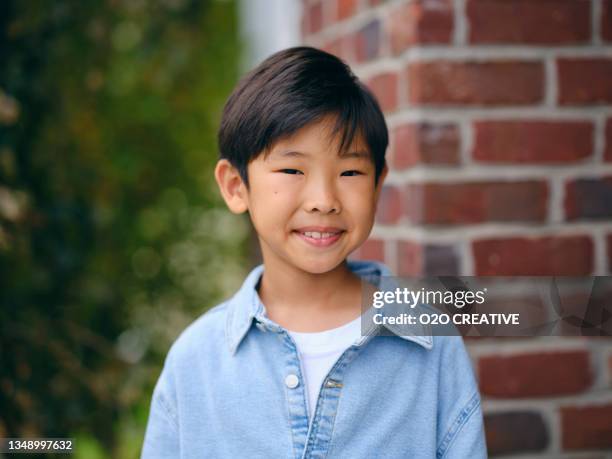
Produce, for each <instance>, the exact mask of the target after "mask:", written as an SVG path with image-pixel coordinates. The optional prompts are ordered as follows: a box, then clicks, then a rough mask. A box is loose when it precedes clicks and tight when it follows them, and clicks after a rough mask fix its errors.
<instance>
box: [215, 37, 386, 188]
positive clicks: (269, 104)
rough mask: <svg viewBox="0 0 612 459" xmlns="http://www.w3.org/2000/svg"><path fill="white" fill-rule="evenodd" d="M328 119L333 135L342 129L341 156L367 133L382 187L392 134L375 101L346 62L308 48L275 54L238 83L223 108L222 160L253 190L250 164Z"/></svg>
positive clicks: (220, 138)
mask: <svg viewBox="0 0 612 459" xmlns="http://www.w3.org/2000/svg"><path fill="white" fill-rule="evenodd" d="M326 115H335V117H336V122H335V125H334V127H333V130H332V135H336V134H337V133H338V132H340V131H342V136H341V138H340V152H345V151H346V150H347V149H348V148H349V147H350V146H351V143H352V142H353V138H354V136H355V135H356V134H358V133H360V134H361V135H362V138H363V140H364V141H365V143H366V145H367V146H368V148H369V150H370V154H371V155H372V160H373V163H374V167H375V184H377V183H378V179H379V177H380V174H381V172H382V170H383V167H384V165H385V152H386V149H387V145H388V143H389V134H388V131H387V125H386V123H385V119H384V116H383V114H382V111H381V110H380V107H379V105H378V102H377V101H376V98H375V97H374V95H373V94H372V93H371V92H370V91H369V89H368V88H367V87H366V86H365V85H364V84H363V83H361V82H360V81H359V80H358V78H357V77H356V76H355V75H354V74H353V72H352V71H351V69H350V68H349V66H348V65H347V64H345V63H344V62H343V61H342V60H340V59H339V58H338V57H336V56H334V55H332V54H329V53H327V52H325V51H322V50H320V49H316V48H312V47H307V46H298V47H293V48H288V49H285V50H282V51H279V52H277V53H275V54H273V55H271V56H270V57H268V58H267V59H265V60H264V61H263V62H262V63H261V64H259V65H258V66H257V67H256V68H255V69H253V70H252V71H251V72H249V73H248V74H246V75H245V76H244V77H243V78H242V79H241V80H240V81H239V83H238V85H237V86H236V88H235V89H234V91H233V92H232V94H231V95H230V97H229V99H228V100H227V102H226V104H225V107H224V109H223V115H222V119H221V126H220V128H219V133H218V142H219V154H220V158H225V159H227V160H228V161H229V162H230V163H231V164H232V165H233V166H234V167H235V168H236V169H237V170H238V172H239V174H240V176H241V177H242V180H243V181H244V183H245V185H246V186H247V188H248V186H249V183H248V176H247V165H248V164H249V162H250V161H252V160H254V159H256V158H257V157H258V156H259V155H260V154H261V153H263V152H264V151H268V150H269V149H270V148H272V147H273V145H274V144H275V143H276V142H277V141H278V140H280V139H282V138H285V137H288V136H290V135H292V134H294V133H295V132H296V131H298V130H299V129H301V128H302V127H304V126H306V125H307V124H309V123H312V122H315V121H319V120H321V118H322V117H324V116H326Z"/></svg>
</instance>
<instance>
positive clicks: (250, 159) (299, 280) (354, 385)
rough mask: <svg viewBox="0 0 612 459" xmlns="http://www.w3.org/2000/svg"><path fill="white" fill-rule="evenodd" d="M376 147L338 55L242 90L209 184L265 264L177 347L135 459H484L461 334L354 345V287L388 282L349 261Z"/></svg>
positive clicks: (378, 165)
mask: <svg viewBox="0 0 612 459" xmlns="http://www.w3.org/2000/svg"><path fill="white" fill-rule="evenodd" d="M387 144H388V134H387V127H386V124H385V121H384V118H383V115H382V113H381V111H380V108H379V106H378V104H377V102H376V100H375V98H374V97H373V96H372V94H371V93H370V92H369V91H368V90H367V89H366V88H365V87H364V86H363V85H362V84H361V83H360V82H359V81H358V80H357V78H356V77H355V76H354V75H353V74H352V73H351V71H350V69H349V68H348V67H347V66H346V65H345V64H344V63H343V62H342V61H340V60H339V59H338V58H336V57H335V56H332V55H330V54H327V53H325V52H323V51H320V50H317V49H314V48H308V47H297V48H290V49H287V50H284V51H281V52H278V53H276V54H274V55H272V56H271V57H269V58H268V59H266V60H265V61H264V62H263V63H262V64H261V65H259V67H257V68H256V69H254V70H253V71H252V72H250V73H249V74H248V75H246V76H245V77H244V78H243V79H242V80H241V82H240V83H239V84H238V86H237V87H236V89H235V90H234V92H233V93H232V95H231V96H230V98H229V100H228V101H227V104H226V106H225V109H224V112H223V118H222V122H221V128H220V130H219V147H220V153H221V159H220V160H219V162H218V163H217V166H216V169H215V178H216V180H217V183H218V185H219V189H220V191H221V194H222V196H223V198H224V200H225V202H226V204H227V206H228V207H229V209H230V210H231V211H232V212H234V213H237V214H238V213H241V212H245V211H248V213H249V216H250V218H251V221H252V222H253V226H254V228H255V231H256V232H257V236H258V239H259V243H260V246H261V253H262V258H263V264H261V265H259V266H257V267H256V268H254V269H253V270H252V271H251V272H250V274H249V275H248V276H247V278H246V280H245V281H244V283H243V285H242V287H241V288H240V290H239V291H238V292H237V293H236V294H235V295H234V296H233V297H232V298H230V299H228V300H227V301H225V302H223V303H222V304H220V305H218V306H216V307H214V308H213V309H211V310H210V311H208V312H207V313H205V314H203V315H202V316H201V317H200V318H199V319H198V320H196V321H195V322H194V323H193V324H191V325H190V326H189V327H188V328H187V329H186V330H185V331H184V332H183V333H182V334H181V336H180V337H179V338H178V339H177V341H176V342H175V343H174V344H173V346H172V348H171V350H170V352H169V353H168V356H167V358H166V362H165V365H164V369H163V371H162V374H161V376H160V378H159V380H158V382H157V385H156V387H155V390H154V393H153V397H152V402H151V411H150V416H149V421H148V425H147V431H146V434H145V441H144V446H143V452H142V457H143V458H158V457H159V458H170V457H182V458H202V457H212V458H242V457H245V458H254V457H257V458H287V457H292V458H320V457H329V458H337V457H340V458H373V457H381V458H400V457H401V458H407V457H410V458H433V457H437V458H442V457H444V458H484V457H486V448H485V442H484V433H483V425H482V413H481V408H480V397H479V393H478V389H477V386H476V382H475V379H474V375H473V371H472V368H471V364H470V361H469V358H468V355H467V353H466V351H465V348H464V346H463V342H462V341H461V337H438V336H436V337H432V336H412V335H410V336H401V335H399V334H395V335H393V334H391V335H392V336H388V335H389V333H388V331H389V330H387V336H382V334H383V328H384V326H382V325H381V326H380V330H378V331H379V332H380V333H368V334H367V335H366V336H362V334H361V327H360V319H361V310H362V307H361V291H362V283H365V282H369V283H371V284H373V285H374V286H377V285H378V283H379V282H380V279H381V276H392V273H391V272H390V270H389V269H388V268H387V267H386V266H385V265H384V264H382V263H379V262H374V261H353V260H347V256H348V255H349V254H350V253H351V252H352V251H354V250H355V249H356V248H358V247H359V246H360V245H361V244H362V243H363V242H364V241H365V240H366V239H367V237H368V235H369V233H370V230H371V228H372V225H373V222H374V216H375V212H376V205H377V202H378V197H379V194H380V190H381V187H382V183H383V181H384V179H385V177H386V175H387V170H388V169H387V165H386V162H385V150H386V148H387ZM221 269H222V268H221ZM202 281H203V282H205V281H206V280H205V279H203V280H202Z"/></svg>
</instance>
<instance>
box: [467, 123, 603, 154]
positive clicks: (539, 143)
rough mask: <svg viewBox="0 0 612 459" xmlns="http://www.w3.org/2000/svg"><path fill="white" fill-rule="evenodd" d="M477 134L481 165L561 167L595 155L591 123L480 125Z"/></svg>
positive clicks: (477, 152)
mask: <svg viewBox="0 0 612 459" xmlns="http://www.w3.org/2000/svg"><path fill="white" fill-rule="evenodd" d="M474 131H475V146H474V153H473V156H474V158H475V159H477V160H479V161H486V162H507V163H559V162H571V161H577V160H581V159H584V158H587V157H589V156H590V155H591V153H592V152H593V124H592V123H590V122H588V121H480V122H477V123H475V124H474Z"/></svg>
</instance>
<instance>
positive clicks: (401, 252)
mask: <svg viewBox="0 0 612 459" xmlns="http://www.w3.org/2000/svg"><path fill="white" fill-rule="evenodd" d="M397 263H398V275H399V276H419V275H422V274H423V245H422V244H419V243H416V242H412V241H399V242H398V244H397Z"/></svg>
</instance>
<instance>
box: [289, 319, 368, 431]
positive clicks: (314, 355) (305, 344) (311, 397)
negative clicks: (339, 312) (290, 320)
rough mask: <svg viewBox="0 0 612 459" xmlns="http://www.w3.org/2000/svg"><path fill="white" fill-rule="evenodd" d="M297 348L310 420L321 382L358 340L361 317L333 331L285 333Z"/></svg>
mask: <svg viewBox="0 0 612 459" xmlns="http://www.w3.org/2000/svg"><path fill="white" fill-rule="evenodd" d="M288 333H289V334H290V335H291V337H292V338H293V340H294V341H295V344H296V345H297V348H298V352H299V354H300V361H301V362H302V371H303V373H304V375H303V376H304V379H305V381H304V383H305V385H306V390H307V393H308V416H309V419H310V420H312V416H313V414H314V411H315V408H316V405H317V398H318V397H319V390H320V389H321V384H323V379H325V377H326V376H327V374H328V373H329V370H331V367H333V366H334V364H335V363H336V361H337V360H338V358H339V357H340V356H341V355H342V353H343V352H344V351H345V350H346V349H347V348H348V347H349V346H350V345H351V344H353V343H354V342H355V341H357V339H358V338H359V337H360V336H361V316H359V317H357V318H356V319H354V320H352V321H351V322H348V323H346V324H344V325H341V326H340V327H337V328H332V329H330V330H324V331H322V332H314V333H303V332H294V331H290V330H288Z"/></svg>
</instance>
